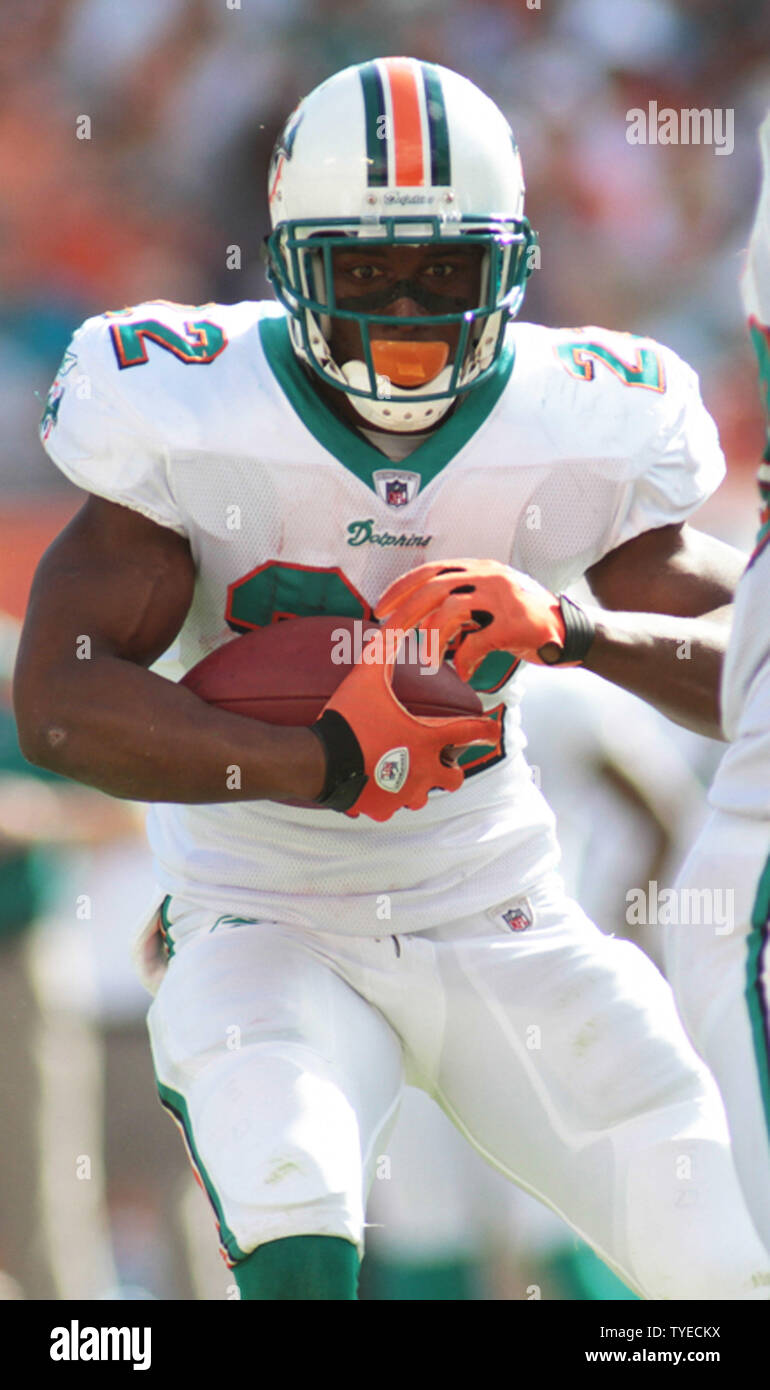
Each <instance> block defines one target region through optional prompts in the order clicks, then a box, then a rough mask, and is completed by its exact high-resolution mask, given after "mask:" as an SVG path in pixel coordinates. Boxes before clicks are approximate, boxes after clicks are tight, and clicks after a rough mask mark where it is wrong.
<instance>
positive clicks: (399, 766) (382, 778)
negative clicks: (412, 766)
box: [374, 748, 409, 792]
mask: <svg viewBox="0 0 770 1390" xmlns="http://www.w3.org/2000/svg"><path fill="white" fill-rule="evenodd" d="M408 773H409V749H408V748H390V749H389V750H388V752H387V753H383V755H382V757H381V758H380V761H379V762H378V764H377V766H376V768H375V769H374V780H375V782H376V783H377V786H378V787H382V790H383V791H384V792H400V791H401V788H402V787H403V785H404V783H405V781H406V779H407V776H408Z"/></svg>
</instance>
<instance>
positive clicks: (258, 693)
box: [181, 617, 483, 727]
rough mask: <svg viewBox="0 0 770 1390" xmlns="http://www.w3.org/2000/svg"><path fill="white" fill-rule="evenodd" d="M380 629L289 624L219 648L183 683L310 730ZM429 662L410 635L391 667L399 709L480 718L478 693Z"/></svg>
mask: <svg viewBox="0 0 770 1390" xmlns="http://www.w3.org/2000/svg"><path fill="white" fill-rule="evenodd" d="M377 631H378V627H377V623H376V622H374V621H373V620H372V619H371V618H369V619H363V620H362V619H360V618H359V619H354V618H329V617H317V618H285V619H283V620H282V621H280V622H276V623H272V624H271V626H270V627H261V628H257V629H255V631H254V632H247V633H246V634H245V635H244V636H243V637H238V638H235V639H234V640H233V641H232V642H226V643H225V645H224V646H223V647H218V648H217V650H216V651H214V652H211V653H210V655H209V656H206V657H204V658H203V660H202V661H199V662H198V664H197V666H194V667H193V668H192V670H191V671H188V672H187V674H186V675H185V676H184V677H183V678H182V681H181V684H182V685H185V686H187V688H188V689H189V690H192V691H193V692H194V693H195V694H196V695H198V696H200V698H201V699H202V700H205V701H206V702H207V703H208V704H211V705H216V706H217V707H218V708H219V709H222V710H229V711H230V712H231V713H232V714H242V715H245V717H246V718H247V719H261V720H263V721H264V722H265V723H266V724H286V725H289V724H293V725H296V726H304V727H306V726H307V725H309V724H312V723H313V722H314V721H315V720H316V719H317V718H318V716H319V715H320V713H321V710H322V709H323V707H324V705H325V704H326V702H327V700H328V699H329V698H330V697H331V695H333V693H334V691H335V690H336V688H337V686H338V685H339V683H340V681H342V680H343V679H344V678H345V676H346V675H347V674H348V673H349V671H350V670H352V667H353V663H354V661H355V660H356V656H358V659H359V660H360V657H361V652H362V649H363V647H364V646H365V645H366V639H367V636H371V635H372V634H373V633H375V632H377ZM384 637H385V634H383V635H382V639H381V644H380V648H379V652H382V651H383V650H384V641H383V639H384ZM346 657H347V658H348V660H347V661H346V660H345V658H346ZM432 657H433V652H432V651H431V648H430V645H429V644H428V645H427V646H420V647H418V643H417V640H416V635H415V634H414V633H412V634H410V636H409V637H408V638H407V641H406V643H405V649H404V652H403V655H400V656H399V659H397V660H396V664H395V667H394V677H393V689H394V690H395V693H396V695H397V696H398V699H399V700H400V701H401V703H402V704H403V705H405V706H406V708H407V709H408V710H409V711H410V713H411V714H418V715H433V716H439V717H442V716H443V717H444V718H449V717H451V716H455V717H457V716H462V715H479V714H482V713H483V709H482V705H481V701H480V699H479V697H478V695H477V694H476V692H475V690H473V688H472V687H471V686H470V685H467V684H466V683H465V681H461V680H460V677H459V676H458V675H457V672H456V671H455V670H454V668H453V667H452V666H450V665H448V664H447V663H446V662H445V663H444V664H443V665H441V666H439V667H438V669H430V666H429V665H427V664H426V663H429V662H430V661H431V658H432Z"/></svg>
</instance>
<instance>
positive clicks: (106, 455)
mask: <svg viewBox="0 0 770 1390" xmlns="http://www.w3.org/2000/svg"><path fill="white" fill-rule="evenodd" d="M109 330H110V324H109V321H108V319H107V317H106V316H104V315H102V316H101V317H99V318H92V319H87V320H86V322H85V323H84V324H83V325H82V327H81V328H79V329H78V330H77V332H76V333H75V335H74V337H73V339H72V341H71V343H70V345H69V347H68V349H67V351H66V352H65V354H64V358H63V359H62V362H61V365H60V367H59V370H58V372H57V375H56V377H55V379H54V382H53V385H52V386H51V390H50V392H49V394H48V399H47V401H46V406H45V410H44V411H43V416H42V419H41V422H40V438H41V442H42V444H43V447H44V449H45V450H46V452H47V453H48V455H49V457H50V458H51V459H52V460H53V462H54V463H55V464H56V466H57V468H60V469H61V471H62V473H64V474H65V475H66V477H68V478H69V479H70V481H71V482H73V483H75V485H76V486H77V487H80V488H83V489H84V490H85V491H86V492H92V493H95V494H96V495H97V496H98V497H104V498H106V499H107V500H108V501H110V502H117V503H120V504H122V505H123V506H126V507H130V508H131V509H132V510H133V511H136V512H141V514H142V515H143V516H146V517H148V518H149V520H150V521H154V522H157V524H158V525H160V526H167V527H169V528H170V529H171V530H172V531H176V532H177V533H178V534H179V535H185V534H186V531H185V526H184V524H183V521H182V518H181V516H180V513H179V510H178V508H177V505H176V502H175V500H174V496H173V494H172V491H171V488H170V486H169V481H168V468H167V451H166V449H165V447H164V444H163V440H162V437H161V433H160V430H159V429H157V428H156V427H153V424H152V422H151V420H150V419H149V417H148V416H146V415H145V414H144V413H143V412H141V411H140V410H138V409H137V408H136V406H135V404H132V403H131V402H130V401H128V400H127V398H126V393H125V392H124V391H122V390H121V383H120V379H119V374H118V364H117V361H116V358H115V354H114V351H113V346H112V341H111V338H110V331H109Z"/></svg>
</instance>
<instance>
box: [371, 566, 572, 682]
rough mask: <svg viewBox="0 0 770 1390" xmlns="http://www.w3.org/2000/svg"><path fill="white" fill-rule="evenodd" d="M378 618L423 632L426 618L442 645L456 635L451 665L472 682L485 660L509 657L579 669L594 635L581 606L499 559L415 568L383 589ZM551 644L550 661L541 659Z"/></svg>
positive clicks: (448, 642)
mask: <svg viewBox="0 0 770 1390" xmlns="http://www.w3.org/2000/svg"><path fill="white" fill-rule="evenodd" d="M375 616H376V617H377V618H379V619H380V620H382V619H387V620H388V621H389V622H390V623H391V624H392V625H393V626H397V627H404V628H409V627H417V626H421V627H425V626H426V625H427V622H428V618H430V622H431V624H432V626H434V627H435V628H437V630H438V631H439V633H440V634H441V640H442V642H443V643H444V646H443V648H442V650H446V647H447V646H449V645H450V643H451V641H452V640H453V638H452V634H453V633H454V636H455V637H459V638H460V645H459V647H458V649H457V650H456V652H455V655H454V666H455V670H456V671H457V674H458V676H460V678H461V680H465V681H467V680H470V678H471V676H472V675H473V673H474V671H475V670H476V669H477V667H478V666H480V664H481V662H482V661H483V660H484V657H485V656H487V655H488V654H489V652H493V651H505V652H511V653H512V654H513V655H514V656H518V657H521V658H522V659H523V660H524V661H532V662H534V663H535V664H537V665H540V666H555V665H579V663H580V662H581V661H582V659H583V657H584V656H585V655H586V653H587V651H588V649H589V647H590V645H591V641H592V639H593V635H594V629H593V624H592V622H591V620H590V618H589V617H588V615H587V614H586V613H584V612H583V609H582V608H580V607H579V606H578V605H577V604H576V603H573V602H572V600H571V599H568V598H566V597H565V596H564V595H563V594H562V595H560V596H558V597H557V596H556V595H555V594H552V593H551V592H550V591H549V590H548V589H544V588H543V586H542V584H538V583H537V581H536V580H534V579H530V577H529V575H528V574H522V573H521V571H519V570H515V569H511V567H510V566H509V565H502V564H500V563H499V561H497V560H444V561H436V562H434V563H433V564H430V565H419V566H418V568H417V569H414V570H411V571H410V572H409V574H404V575H402V576H401V578H400V579H397V580H396V581H395V583H393V584H391V585H390V586H389V587H388V588H387V589H386V590H385V592H384V594H383V595H382V597H381V598H380V600H379V603H378V604H377V607H376V609H375ZM549 643H553V644H555V645H556V646H557V647H558V648H559V653H558V654H557V656H556V657H555V659H554V660H553V661H546V660H544V659H543V657H542V656H540V655H539V653H540V650H541V648H543V647H545V646H547V645H548V644H549Z"/></svg>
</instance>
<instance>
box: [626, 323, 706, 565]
mask: <svg viewBox="0 0 770 1390" xmlns="http://www.w3.org/2000/svg"><path fill="white" fill-rule="evenodd" d="M655 346H656V351H657V352H658V354H659V355H660V361H661V365H662V368H663V372H664V380H665V389H664V391H663V392H661V393H660V396H659V409H658V410H657V411H653V412H651V418H650V416H649V415H648V420H649V424H650V425H651V426H652V428H649V429H643V430H641V431H640V435H641V440H640V447H639V450H638V452H637V457H636V460H635V464H636V466H635V468H634V474H635V477H634V481H633V484H632V486H631V489H630V492H629V494H628V496H627V500H626V505H625V506H624V508H622V509H621V512H620V514H619V516H618V517H617V520H616V526H615V530H614V534H613V535H612V536H611V537H610V540H609V544H608V546H607V550H614V549H615V548H616V547H617V546H619V545H623V544H624V542H625V541H629V540H633V538H634V536H638V535H641V534H642V533H643V532H644V531H650V530H653V529H654V528H655V527H658V526H670V525H672V524H676V523H679V522H683V521H686V520H687V518H688V517H689V516H690V515H691V514H692V513H693V512H694V511H695V510H696V509H697V508H698V507H699V506H700V505H701V503H703V502H705V501H706V499H707V498H708V497H710V496H711V494H712V493H713V492H715V491H716V489H717V488H718V487H719V484H720V483H721V482H722V479H723V478H724V475H725V460H724V454H723V453H722V449H721V446H720V443H719V434H718V431H717V427H716V424H715V423H714V420H713V419H712V417H711V416H710V415H709V413H708V411H707V410H706V407H705V406H704V404H703V401H702V399H701V394H700V386H699V382H698V377H697V375H696V373H695V372H694V371H693V369H692V368H691V367H689V366H688V365H687V363H686V362H683V361H682V359H681V358H680V357H678V356H677V354H676V353H675V352H672V351H671V349H670V348H664V347H662V346H660V345H659V344H656V345H655Z"/></svg>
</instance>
